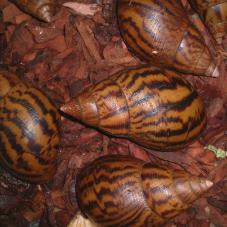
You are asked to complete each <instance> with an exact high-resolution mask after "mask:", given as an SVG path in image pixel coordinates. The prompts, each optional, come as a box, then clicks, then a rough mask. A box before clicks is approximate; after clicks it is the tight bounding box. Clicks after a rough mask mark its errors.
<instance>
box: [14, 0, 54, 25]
mask: <svg viewBox="0 0 227 227" xmlns="http://www.w3.org/2000/svg"><path fill="white" fill-rule="evenodd" d="M10 1H11V2H13V3H15V4H16V5H17V6H18V7H19V8H20V9H21V10H23V11H25V12H26V13H29V14H31V15H32V16H34V17H36V18H38V19H40V20H42V21H45V22H50V21H51V19H52V17H53V16H54V14H55V11H56V5H57V3H56V1H55V0H10Z"/></svg>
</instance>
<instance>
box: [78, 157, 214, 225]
mask: <svg viewBox="0 0 227 227" xmlns="http://www.w3.org/2000/svg"><path fill="white" fill-rule="evenodd" d="M211 186H212V182H210V181H207V180H206V179H203V178H199V177H193V176H190V175H189V174H187V173H186V172H184V171H179V170H173V169H172V170H171V169H167V168H165V167H160V166H158V165H156V164H151V163H146V162H144V161H141V160H138V159H135V158H133V157H129V156H122V155H111V156H104V157H101V158H99V159H97V160H95V161H94V162H92V163H91V164H90V165H88V166H87V167H85V168H84V169H82V170H81V172H80V173H79V175H78V176H77V185H76V192H77V200H78V204H79V207H80V209H81V211H82V212H83V213H84V214H85V215H86V216H87V217H88V218H90V219H91V220H93V221H94V222H96V223H98V224H100V225H101V226H133V227H134V226H136V227H137V226H138V227H139V226H158V225H159V224H161V223H163V222H166V221H167V220H168V219H170V218H172V217H174V216H176V215H177V214H179V213H180V212H181V211H183V210H185V209H187V208H188V207H189V206H190V204H191V203H192V202H193V201H194V200H195V199H197V198H198V197H199V196H200V195H201V194H202V193H204V192H205V191H207V190H208V189H209V188H210V187H211Z"/></svg>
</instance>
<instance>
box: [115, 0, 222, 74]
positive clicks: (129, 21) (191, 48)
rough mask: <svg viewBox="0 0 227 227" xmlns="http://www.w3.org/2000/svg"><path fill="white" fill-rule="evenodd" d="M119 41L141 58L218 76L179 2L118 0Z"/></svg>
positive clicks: (203, 44) (196, 31)
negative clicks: (120, 37)
mask: <svg viewBox="0 0 227 227" xmlns="http://www.w3.org/2000/svg"><path fill="white" fill-rule="evenodd" d="M117 17H118V25H119V29H120V32H121V35H122V38H123V40H124V41H125V43H126V45H127V46H128V48H129V50H131V51H132V52H133V53H135V55H137V56H138V57H140V58H141V59H142V60H145V61H147V62H151V63H152V64H156V65H161V66H162V67H168V68H174V69H176V70H178V71H181V72H186V73H192V74H197V75H206V76H214V77H217V76H219V70H218V68H217V67H216V62H215V60H214V59H213V58H212V55H211V53H210V51H209V49H208V48H207V46H206V45H205V42H204V39H203V37H202V36H201V34H200V33H199V31H198V30H197V29H196V28H195V27H194V26H193V25H192V23H191V22H190V20H189V18H188V17H187V13H186V12H185V10H184V8H183V6H182V4H181V2H180V1H176V0H170V1H164V0H160V1H154V0H134V1H130V0H118V1H117Z"/></svg>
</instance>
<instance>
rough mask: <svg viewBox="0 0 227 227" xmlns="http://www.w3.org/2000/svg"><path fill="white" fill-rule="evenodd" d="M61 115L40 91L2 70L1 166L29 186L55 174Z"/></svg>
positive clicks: (0, 101)
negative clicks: (28, 183)
mask: <svg viewBox="0 0 227 227" xmlns="http://www.w3.org/2000/svg"><path fill="white" fill-rule="evenodd" d="M59 120H60V114H59V112H58V110H57V108H56V107H55V106H54V105H53V104H52V102H51V101H50V100H49V98H48V97H47V96H46V95H44V94H43V93H42V92H41V91H40V90H38V89H37V88H34V87H33V86H31V85H29V84H26V83H24V82H22V81H20V79H19V78H18V77H17V75H16V74H14V73H11V72H9V71H6V70H4V69H1V70H0V164H1V165H2V166H3V167H5V168H6V169H7V170H8V171H9V172H10V173H11V174H12V175H14V176H16V177H17V178H19V179H21V180H24V181H27V182H30V183H43V182H46V181H48V180H50V179H51V178H52V177H53V175H54V174H55V172H56V164H57V163H56V161H57V154H58V146H59V128H58V122H59Z"/></svg>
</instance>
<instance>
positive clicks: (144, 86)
mask: <svg viewBox="0 0 227 227" xmlns="http://www.w3.org/2000/svg"><path fill="white" fill-rule="evenodd" d="M61 111H63V112H64V113H66V114H69V115H71V116H72V117H74V118H77V119H79V120H81V121H82V122H84V123H86V124H88V125H91V126H94V127H96V128H99V129H100V130H102V131H105V132H106V133H108V134H111V135H114V136H120V137H126V138H129V139H131V140H132V141H134V142H136V143H138V144H140V145H142V146H144V147H147V148H150V149H156V150H164V149H165V150H171V149H177V148H181V147H184V146H185V145H186V144H187V143H189V142H190V141H191V140H193V139H194V138H195V137H197V136H198V135H199V134H200V132H201V131H202V130H203V128H204V127H205V125H206V117H205V110H204V106H203V102H202V100H201V99H200V97H199V96H198V93H197V92H196V90H195V89H194V88H193V87H192V86H191V85H190V84H189V82H187V81H186V80H185V79H183V78H182V77H181V76H180V75H178V74H177V73H176V72H174V71H170V70H167V69H160V68H158V67H155V66H149V65H144V66H139V67H136V68H130V69H127V70H125V71H120V72H118V73H116V74H114V75H112V76H111V77H110V78H109V79H106V80H103V81H101V82H99V83H98V84H96V85H94V86H91V87H89V88H87V89H86V90H84V91H83V92H81V93H80V94H78V96H76V97H74V98H72V99H71V100H70V101H69V102H68V103H66V104H64V105H62V106H61Z"/></svg>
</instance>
